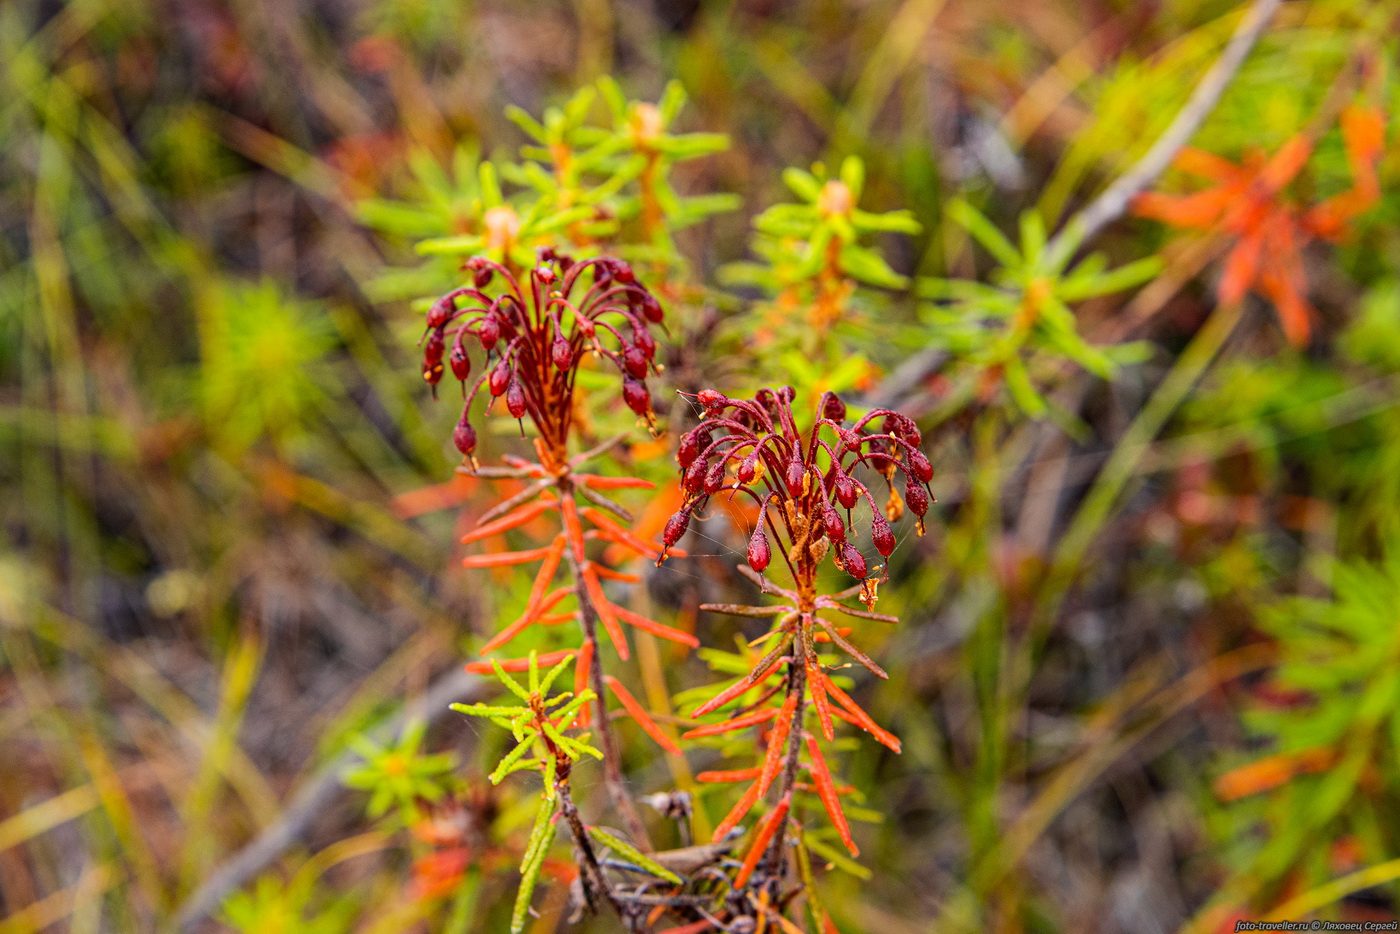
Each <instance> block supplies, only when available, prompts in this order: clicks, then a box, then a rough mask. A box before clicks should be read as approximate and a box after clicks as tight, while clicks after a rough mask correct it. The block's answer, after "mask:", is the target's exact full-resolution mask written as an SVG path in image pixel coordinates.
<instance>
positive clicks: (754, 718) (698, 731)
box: [681, 707, 778, 739]
mask: <svg viewBox="0 0 1400 934" xmlns="http://www.w3.org/2000/svg"><path fill="white" fill-rule="evenodd" d="M777 715H778V708H777V707H765V708H763V709H762V710H755V711H753V712H752V713H746V714H744V715H743V716H741V717H732V718H730V719H728V720H724V721H722V722H720V723H709V724H706V725H705V726H697V727H695V729H693V730H686V731H685V732H684V733H682V734H681V739H699V738H700V737H702V736H719V735H720V734H721V733H732V732H734V731H735V730H742V729H745V728H746V727H751V726H757V725H758V724H760V723H767V722H768V721H769V720H772V719H773V718H774V717H776V716H777Z"/></svg>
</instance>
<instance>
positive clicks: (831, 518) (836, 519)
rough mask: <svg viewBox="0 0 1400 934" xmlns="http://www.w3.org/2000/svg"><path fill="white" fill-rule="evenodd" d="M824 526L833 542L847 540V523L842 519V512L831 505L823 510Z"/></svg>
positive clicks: (827, 535)
mask: <svg viewBox="0 0 1400 934" xmlns="http://www.w3.org/2000/svg"><path fill="white" fill-rule="evenodd" d="M822 528H823V529H824V530H825V531H826V537H827V538H829V539H831V540H832V541H833V542H844V541H845V540H846V524H845V523H844V522H842V521H841V515H840V513H838V512H837V511H836V510H835V509H832V508H831V507H830V506H827V507H826V508H825V509H823V510H822Z"/></svg>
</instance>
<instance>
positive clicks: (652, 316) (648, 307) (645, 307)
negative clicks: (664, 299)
mask: <svg viewBox="0 0 1400 934" xmlns="http://www.w3.org/2000/svg"><path fill="white" fill-rule="evenodd" d="M642 315H643V316H645V317H646V319H647V320H648V321H650V322H651V323H652V324H660V323H661V320H662V318H664V317H665V312H663V311H662V310H661V303H660V302H659V301H657V300H656V296H655V295H652V294H651V293H650V292H648V293H646V294H645V295H643V296H642Z"/></svg>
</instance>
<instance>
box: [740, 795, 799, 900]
mask: <svg viewBox="0 0 1400 934" xmlns="http://www.w3.org/2000/svg"><path fill="white" fill-rule="evenodd" d="M791 805H792V792H788V793H787V794H785V795H783V798H782V800H781V801H779V802H778V806H777V807H775V808H774V809H773V812H772V813H771V814H769V815H768V816H767V817H765V818H764V819H763V823H762V824H760V825H759V828H758V835H757V836H755V837H754V840H753V846H752V847H751V848H750V849H749V854H748V855H747V856H745V857H744V865H743V866H742V867H740V869H739V874H738V875H737V876H735V877H734V887H735V888H736V889H738V888H743V886H744V884H745V883H746V882H748V881H749V877H750V876H752V875H753V871H754V870H755V869H757V868H758V861H759V860H760V859H762V858H763V851H764V850H766V849H767V848H768V844H769V842H770V841H772V839H773V836H774V834H776V833H777V832H778V828H780V827H781V826H782V825H783V821H785V820H787V813H788V808H789V807H790V806H791Z"/></svg>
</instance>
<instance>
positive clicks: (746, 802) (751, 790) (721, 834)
mask: <svg viewBox="0 0 1400 934" xmlns="http://www.w3.org/2000/svg"><path fill="white" fill-rule="evenodd" d="M757 801H758V782H754V783H753V784H752V785H750V786H749V787H748V790H747V791H745V792H744V796H743V797H742V798H740V799H739V801H738V803H736V804H735V805H734V807H733V808H731V809H730V811H729V813H728V814H726V815H725V816H724V820H722V821H720V822H719V826H718V827H716V828H715V835H714V836H713V837H712V838H711V839H712V840H713V841H714V842H715V843H718V842H720V841H721V840H723V839H724V838H725V837H727V836H729V831H731V830H733V829H734V828H735V827H737V826H739V821H741V820H743V819H744V816H745V815H747V814H748V813H749V811H751V810H753V806H754V804H755V803H757Z"/></svg>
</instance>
